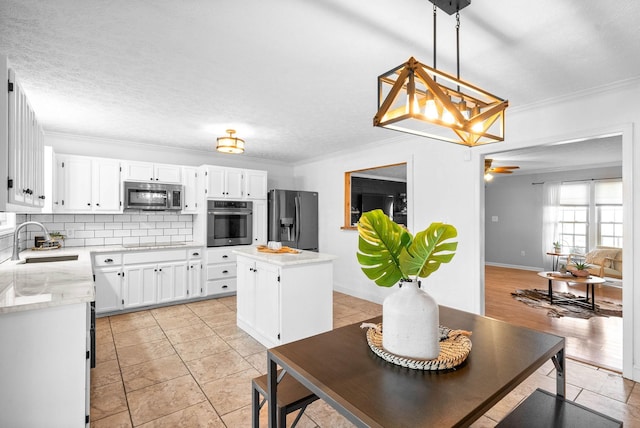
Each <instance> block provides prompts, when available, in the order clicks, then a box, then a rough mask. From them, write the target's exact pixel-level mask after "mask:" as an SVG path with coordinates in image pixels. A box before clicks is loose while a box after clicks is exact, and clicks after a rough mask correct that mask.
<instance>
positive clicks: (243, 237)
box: [207, 200, 253, 247]
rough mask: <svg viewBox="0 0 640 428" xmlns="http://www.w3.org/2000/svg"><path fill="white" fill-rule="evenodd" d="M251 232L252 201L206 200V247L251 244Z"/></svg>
mask: <svg viewBox="0 0 640 428" xmlns="http://www.w3.org/2000/svg"><path fill="white" fill-rule="evenodd" d="M252 233H253V202H249V201H224V200H223V201H208V202H207V247H222V246H226V245H251V242H252Z"/></svg>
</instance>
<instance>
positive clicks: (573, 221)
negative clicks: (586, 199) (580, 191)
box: [558, 206, 589, 254]
mask: <svg viewBox="0 0 640 428" xmlns="http://www.w3.org/2000/svg"><path fill="white" fill-rule="evenodd" d="M588 215H589V207H587V206H561V207H560V222H559V223H560V224H559V227H558V230H559V231H560V233H559V235H560V242H561V243H562V251H567V250H568V251H569V252H571V253H582V254H583V253H586V252H587V243H588V237H589V233H588V232H589V221H588Z"/></svg>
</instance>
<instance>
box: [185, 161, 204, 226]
mask: <svg viewBox="0 0 640 428" xmlns="http://www.w3.org/2000/svg"><path fill="white" fill-rule="evenodd" d="M182 185H183V186H184V191H183V192H184V193H183V195H184V197H183V199H184V206H183V208H182V212H183V213H185V214H195V213H197V212H198V192H199V190H200V186H199V182H198V168H196V167H190V166H183V167H182Z"/></svg>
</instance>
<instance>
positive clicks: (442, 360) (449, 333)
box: [360, 323, 471, 370]
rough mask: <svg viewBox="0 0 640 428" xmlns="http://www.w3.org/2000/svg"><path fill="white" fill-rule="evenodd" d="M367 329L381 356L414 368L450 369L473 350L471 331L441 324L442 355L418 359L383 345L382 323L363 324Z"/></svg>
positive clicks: (370, 339) (369, 337)
mask: <svg viewBox="0 0 640 428" xmlns="http://www.w3.org/2000/svg"><path fill="white" fill-rule="evenodd" d="M360 327H361V328H365V327H369V328H368V330H367V343H368V344H369V348H371V350H372V351H373V352H374V353H375V354H376V355H377V356H379V357H380V358H382V359H384V360H386V361H388V362H390V363H393V364H396V365H398V366H402V367H408V368H410V369H414V370H448V369H453V368H455V367H457V366H459V365H460V364H462V363H463V362H464V360H466V359H467V357H468V356H469V353H470V352H471V339H469V336H470V335H471V332H469V331H464V330H451V329H450V328H447V327H442V326H440V355H438V358H434V359H432V360H416V359H412V358H407V357H402V356H400V355H396V354H393V353H391V352H389V351H387V350H386V349H384V348H383V347H382V324H366V323H364V324H362V325H361V326H360Z"/></svg>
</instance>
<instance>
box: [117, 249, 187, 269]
mask: <svg viewBox="0 0 640 428" xmlns="http://www.w3.org/2000/svg"><path fill="white" fill-rule="evenodd" d="M123 259H124V264H125V265H130V264H135V263H162V262H171V261H174V260H187V250H186V248H180V249H176V250H163V251H130V252H127V253H125V254H124V257H123Z"/></svg>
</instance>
